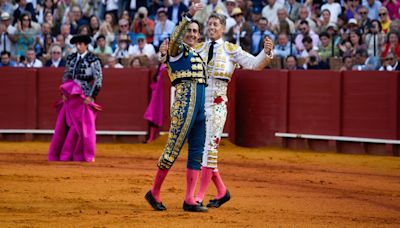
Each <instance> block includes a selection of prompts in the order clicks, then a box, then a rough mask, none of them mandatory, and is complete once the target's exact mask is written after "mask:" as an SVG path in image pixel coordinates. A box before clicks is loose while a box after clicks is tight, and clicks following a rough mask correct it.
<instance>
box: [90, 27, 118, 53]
mask: <svg viewBox="0 0 400 228" xmlns="http://www.w3.org/2000/svg"><path fill="white" fill-rule="evenodd" d="M100 35H103V36H104V37H105V38H106V45H107V46H110V47H111V45H112V44H113V43H114V41H115V33H114V31H113V28H112V26H111V25H110V23H108V22H107V21H103V23H102V24H101V26H100V30H99V31H98V32H97V33H96V34H94V35H93V38H94V39H95V40H97V38H98V37H99V36H100Z"/></svg>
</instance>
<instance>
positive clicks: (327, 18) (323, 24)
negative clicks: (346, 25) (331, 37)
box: [317, 9, 337, 33]
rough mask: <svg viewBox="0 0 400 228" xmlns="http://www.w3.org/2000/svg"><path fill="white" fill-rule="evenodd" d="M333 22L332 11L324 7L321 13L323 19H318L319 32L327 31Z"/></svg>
mask: <svg viewBox="0 0 400 228" xmlns="http://www.w3.org/2000/svg"><path fill="white" fill-rule="evenodd" d="M336 20H337V18H336ZM331 23H332V22H331V12H329V10H328V9H324V10H323V11H322V13H321V19H317V25H318V33H322V32H326V29H327V28H328V26H329V25H330V24H331Z"/></svg>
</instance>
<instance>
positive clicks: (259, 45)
mask: <svg viewBox="0 0 400 228" xmlns="http://www.w3.org/2000/svg"><path fill="white" fill-rule="evenodd" d="M257 28H258V29H257V31H256V32H254V33H253V36H252V42H251V53H252V54H253V55H258V53H260V52H261V50H262V49H263V48H264V39H265V37H268V38H270V39H271V40H272V41H275V35H274V34H273V33H272V32H271V31H270V30H269V29H268V20H267V18H265V17H262V18H261V19H260V20H258V22H257ZM275 54H276V53H275Z"/></svg>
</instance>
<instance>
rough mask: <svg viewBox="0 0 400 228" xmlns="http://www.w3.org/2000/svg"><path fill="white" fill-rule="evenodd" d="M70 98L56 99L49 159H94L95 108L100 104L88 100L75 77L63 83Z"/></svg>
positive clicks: (98, 107) (63, 91) (98, 108)
mask: <svg viewBox="0 0 400 228" xmlns="http://www.w3.org/2000/svg"><path fill="white" fill-rule="evenodd" d="M60 90H61V93H62V94H63V95H64V96H66V97H67V100H66V101H65V102H64V101H59V102H58V103H57V109H58V116H57V121H56V127H55V129H54V135H53V138H52V140H51V144H50V149H49V155H48V159H49V161H87V162H92V161H94V156H95V154H96V126H95V119H96V112H97V111H99V110H101V107H100V106H99V105H97V104H95V103H94V102H92V103H90V104H85V103H84V100H85V98H86V96H85V95H84V94H83V91H82V89H81V87H80V86H79V85H78V84H77V83H76V82H74V81H73V80H68V81H67V82H65V83H63V84H62V85H61V86H60Z"/></svg>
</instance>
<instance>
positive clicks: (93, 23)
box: [89, 15, 100, 37]
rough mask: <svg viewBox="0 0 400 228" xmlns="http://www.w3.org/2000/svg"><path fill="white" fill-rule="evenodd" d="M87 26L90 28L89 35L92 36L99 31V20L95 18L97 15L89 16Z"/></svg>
mask: <svg viewBox="0 0 400 228" xmlns="http://www.w3.org/2000/svg"><path fill="white" fill-rule="evenodd" d="M89 28H90V36H92V37H93V36H94V35H95V34H96V33H98V32H99V31H100V21H99V19H98V18H97V16H95V15H92V16H90V18H89Z"/></svg>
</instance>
